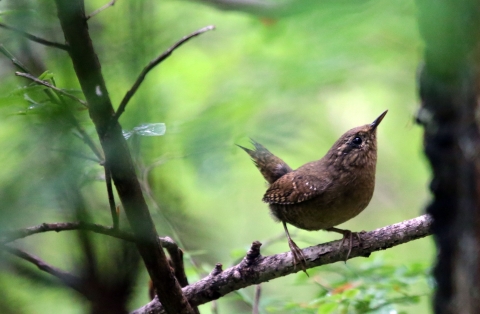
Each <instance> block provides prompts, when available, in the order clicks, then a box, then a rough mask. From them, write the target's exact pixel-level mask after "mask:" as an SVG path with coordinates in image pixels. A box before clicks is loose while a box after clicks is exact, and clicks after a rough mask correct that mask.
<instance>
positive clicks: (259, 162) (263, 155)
mask: <svg viewBox="0 0 480 314" xmlns="http://www.w3.org/2000/svg"><path fill="white" fill-rule="evenodd" d="M251 141H252V144H253V146H255V150H251V149H248V148H245V147H243V146H240V145H237V146H238V147H240V148H241V149H243V150H244V151H246V152H247V154H249V155H250V157H252V160H253V162H254V163H255V166H257V168H258V170H260V172H261V173H262V175H263V177H264V178H265V180H267V182H268V183H270V184H272V183H273V182H275V181H277V180H278V179H280V177H282V176H283V175H285V174H287V173H289V172H291V171H292V168H290V167H289V166H288V165H287V164H286V163H285V162H284V161H283V160H281V159H280V158H278V157H277V156H275V155H274V154H272V153H271V152H270V151H269V150H268V149H266V148H265V147H263V145H261V144H260V143H257V142H255V141H254V140H252V139H251Z"/></svg>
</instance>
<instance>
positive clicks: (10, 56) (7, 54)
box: [0, 44, 30, 72]
mask: <svg viewBox="0 0 480 314" xmlns="http://www.w3.org/2000/svg"><path fill="white" fill-rule="evenodd" d="M0 53H2V54H3V55H4V56H5V57H7V58H8V59H10V61H12V63H13V65H14V66H16V67H17V68H19V69H20V70H22V71H23V72H30V71H28V69H27V67H26V66H25V65H23V64H22V63H21V62H20V60H18V59H17V58H15V56H14V55H13V54H12V53H11V52H10V51H8V50H7V48H5V46H3V45H1V44H0Z"/></svg>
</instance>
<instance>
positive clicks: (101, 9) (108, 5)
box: [87, 0, 117, 20]
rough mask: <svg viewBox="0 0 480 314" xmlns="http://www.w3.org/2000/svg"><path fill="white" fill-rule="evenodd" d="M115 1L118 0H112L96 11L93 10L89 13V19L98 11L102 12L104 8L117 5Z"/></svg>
mask: <svg viewBox="0 0 480 314" xmlns="http://www.w3.org/2000/svg"><path fill="white" fill-rule="evenodd" d="M115 2H117V0H112V1H110V2H109V3H107V4H104V5H103V6H101V7H100V8H98V9H96V10H95V11H93V12H92V13H90V14H89V15H87V20H89V19H91V18H92V17H94V16H95V15H97V14H98V13H100V12H102V11H103V10H105V9H108V8H109V7H113V6H114V5H115Z"/></svg>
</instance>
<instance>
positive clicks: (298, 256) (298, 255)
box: [282, 221, 308, 276]
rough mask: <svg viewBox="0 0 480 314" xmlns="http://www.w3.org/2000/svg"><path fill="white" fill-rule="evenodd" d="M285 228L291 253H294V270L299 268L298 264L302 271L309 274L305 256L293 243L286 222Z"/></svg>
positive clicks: (284, 223)
mask: <svg viewBox="0 0 480 314" xmlns="http://www.w3.org/2000/svg"><path fill="white" fill-rule="evenodd" d="M282 223H283V228H284V229H285V235H286V236H287V239H288V246H289V247H290V251H291V252H292V257H293V268H294V269H295V267H297V264H300V267H302V270H303V271H304V272H305V274H307V276H308V273H307V267H306V266H307V261H306V260H305V256H304V255H303V252H302V250H301V249H300V248H299V247H298V246H297V244H296V243H295V242H293V240H292V238H291V237H290V233H288V229H287V224H286V222H285V221H282Z"/></svg>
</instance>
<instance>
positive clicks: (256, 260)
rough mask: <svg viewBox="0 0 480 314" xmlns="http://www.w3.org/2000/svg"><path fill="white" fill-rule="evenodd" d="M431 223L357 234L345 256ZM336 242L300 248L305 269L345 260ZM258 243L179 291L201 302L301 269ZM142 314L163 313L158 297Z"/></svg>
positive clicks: (417, 234) (416, 233) (419, 232)
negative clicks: (241, 256) (223, 267)
mask: <svg viewBox="0 0 480 314" xmlns="http://www.w3.org/2000/svg"><path fill="white" fill-rule="evenodd" d="M431 224H432V219H431V217H430V216H428V215H423V216H420V217H417V218H414V219H411V220H406V221H403V222H400V223H397V224H394V225H390V226H387V227H384V228H380V229H377V230H374V231H370V232H362V233H360V236H361V238H362V243H361V245H360V244H359V242H358V240H357V239H354V243H353V248H352V252H351V254H350V257H349V258H354V257H359V256H363V257H367V256H369V255H370V253H372V252H375V251H380V250H385V249H387V248H390V247H393V246H397V245H400V244H403V243H407V242H409V241H413V240H416V239H419V238H423V237H425V236H428V235H430V234H431V230H430V227H431ZM340 243H341V240H338V241H333V242H329V243H325V244H320V245H317V246H312V247H308V248H306V249H304V250H303V254H304V255H305V257H306V260H307V268H313V267H317V266H320V265H325V264H330V263H335V262H338V261H343V260H345V256H346V254H347V251H348V247H345V246H343V247H342V249H340V250H339V245H340ZM260 246H261V243H260V242H258V241H255V242H254V243H252V247H251V249H250V250H249V252H248V253H247V255H246V257H245V258H244V259H243V261H242V262H240V263H239V264H238V265H235V266H233V267H230V268H228V269H226V270H224V271H221V268H219V267H216V268H215V270H214V271H212V273H211V274H210V275H209V276H207V277H205V278H204V279H202V280H200V281H198V282H196V283H194V284H191V285H189V286H187V287H185V288H183V293H184V295H185V296H186V297H187V298H188V300H189V302H190V304H192V305H200V304H204V303H207V302H209V301H212V300H216V299H219V298H221V297H222V296H224V295H226V294H228V293H230V292H232V291H236V290H239V289H242V288H245V287H248V286H251V285H256V284H259V283H262V282H266V281H269V280H272V279H275V278H278V277H282V276H286V275H289V274H292V273H295V272H298V271H301V269H300V268H299V267H297V269H294V268H293V265H292V256H291V253H290V252H287V253H282V254H276V255H271V256H265V257H264V256H261V255H260ZM144 313H145V314H146V313H148V314H156V313H165V311H164V309H163V306H162V305H161V304H160V302H159V301H158V299H156V298H155V299H154V300H153V301H151V302H150V303H148V304H147V305H145V306H143V307H142V308H140V309H137V310H135V311H134V312H132V314H144Z"/></svg>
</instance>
